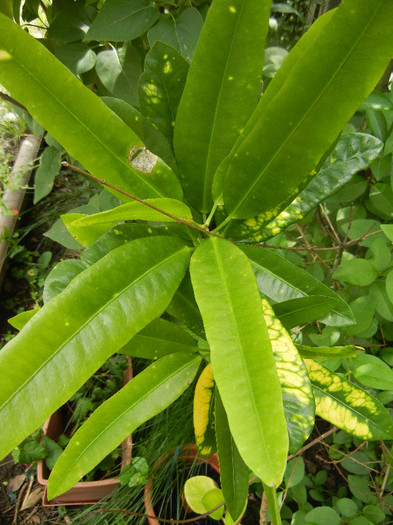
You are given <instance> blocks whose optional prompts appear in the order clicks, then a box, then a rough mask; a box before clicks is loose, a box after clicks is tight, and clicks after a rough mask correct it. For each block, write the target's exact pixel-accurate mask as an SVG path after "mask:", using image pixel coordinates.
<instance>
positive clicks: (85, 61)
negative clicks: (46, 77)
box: [55, 42, 96, 75]
mask: <svg viewBox="0 0 393 525" xmlns="http://www.w3.org/2000/svg"><path fill="white" fill-rule="evenodd" d="M55 56H56V58H58V59H59V60H60V62H61V63H62V64H64V65H65V66H66V67H68V69H69V70H70V71H71V72H72V73H74V75H81V74H82V73H86V71H90V70H91V69H93V67H94V66H95V63H96V54H95V53H94V51H93V50H92V49H90V47H89V46H87V45H86V44H82V42H72V43H70V44H65V45H63V46H60V47H58V48H56V51H55Z"/></svg>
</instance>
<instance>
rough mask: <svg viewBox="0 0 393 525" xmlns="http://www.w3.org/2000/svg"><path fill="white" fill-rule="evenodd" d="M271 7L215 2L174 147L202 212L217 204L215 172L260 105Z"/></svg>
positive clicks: (248, 1)
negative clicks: (215, 199)
mask: <svg viewBox="0 0 393 525" xmlns="http://www.w3.org/2000/svg"><path fill="white" fill-rule="evenodd" d="M270 4H271V2H270V0H264V1H260V0H232V1H231V2H230V3H228V2H227V0H215V2H214V3H213V4H212V6H211V7H210V8H209V11H208V14H207V18H206V21H205V23H204V25H203V28H202V31H201V35H200V37H199V41H198V45H197V47H196V50H195V54H194V58H193V60H192V64H191V66H190V71H189V74H188V77H187V83H186V86H185V88H184V93H183V97H182V100H181V102H180V105H179V111H178V115H177V119H176V124H175V132H174V146H175V154H176V159H177V161H178V166H179V170H180V176H181V179H182V182H183V187H184V191H185V193H186V195H187V198H188V200H189V201H190V203H191V204H192V205H193V206H195V208H197V209H198V210H201V211H203V212H208V211H209V210H210V208H211V205H212V203H213V199H212V196H211V187H212V180H213V175H214V172H215V171H216V169H217V167H218V165H219V163H220V162H221V160H222V159H223V158H224V157H225V156H226V155H227V154H228V153H229V151H230V149H231V147H232V145H233V143H234V141H235V140H236V138H237V137H238V135H239V133H240V132H241V130H242V128H243V127H244V125H245V123H246V122H247V120H248V118H249V117H250V115H251V113H252V112H253V110H254V109H255V106H256V104H257V102H258V95H259V89H260V78H261V74H262V68H263V49H264V44H265V39H266V33H267V29H268V18H269V9H270ZM245 27H247V31H245V30H244V28H245Z"/></svg>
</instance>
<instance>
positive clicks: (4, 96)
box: [0, 91, 27, 111]
mask: <svg viewBox="0 0 393 525" xmlns="http://www.w3.org/2000/svg"><path fill="white" fill-rule="evenodd" d="M0 98H2V99H3V100H5V101H6V102H10V103H11V104H13V105H14V106H18V108H21V109H24V110H25V111H27V109H26V108H25V106H23V105H22V104H20V103H19V102H18V101H17V100H15V99H14V98H12V97H10V96H9V95H6V94H5V93H2V92H1V91H0Z"/></svg>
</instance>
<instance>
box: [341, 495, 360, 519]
mask: <svg viewBox="0 0 393 525" xmlns="http://www.w3.org/2000/svg"><path fill="white" fill-rule="evenodd" d="M336 505H337V508H338V510H339V511H340V514H342V515H343V516H344V517H345V518H352V516H355V514H357V512H358V507H357V505H356V503H355V502H354V501H353V500H352V499H349V498H340V499H338V500H337V502H336Z"/></svg>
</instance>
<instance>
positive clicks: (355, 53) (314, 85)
mask: <svg viewBox="0 0 393 525" xmlns="http://www.w3.org/2000/svg"><path fill="white" fill-rule="evenodd" d="M392 23H393V4H392V3H391V2H390V0H376V1H374V2H369V1H368V0H346V1H345V2H342V3H341V5H340V7H339V8H338V9H336V10H334V11H330V12H329V13H327V14H326V15H325V16H323V17H321V18H320V19H319V20H318V21H317V22H316V23H314V24H313V25H312V26H311V29H310V30H309V31H308V32H307V33H306V34H305V35H304V36H303V38H302V39H301V40H300V41H299V43H298V44H297V45H296V46H295V48H294V49H293V50H292V51H291V53H290V54H289V56H288V58H287V59H286V60H285V63H284V64H283V66H282V67H281V68H280V70H279V71H278V73H277V74H276V75H275V77H274V78H273V80H272V81H271V83H270V84H269V86H268V88H267V90H266V93H265V94H264V95H263V96H262V98H261V101H260V103H259V105H258V108H257V109H256V111H255V112H254V113H253V115H252V117H251V118H250V120H249V121H248V123H247V126H246V127H245V129H244V132H243V134H242V135H241V137H240V138H239V139H238V141H237V143H236V144H235V146H234V147H233V149H232V151H231V154H230V157H229V158H228V159H226V161H225V162H224V163H223V165H222V167H221V168H220V169H222V170H223V172H224V181H223V190H224V202H225V209H226V211H227V213H228V214H229V215H230V216H231V217H234V218H239V219H241V218H243V219H246V218H250V217H255V216H257V215H260V214H261V213H266V219H269V218H273V217H269V215H271V214H272V213H274V214H276V215H277V213H278V212H280V211H281V210H282V209H283V207H285V206H286V205H287V203H288V199H289V198H292V199H293V198H294V197H295V196H296V194H297V193H298V191H299V189H302V187H304V186H305V185H306V184H307V182H308V181H309V180H310V178H312V177H313V176H314V175H316V169H317V167H318V164H319V163H320V161H321V158H322V157H323V156H324V154H325V153H326V151H327V150H328V149H329V147H330V146H331V145H332V143H333V142H334V141H335V140H336V139H337V136H338V134H339V133H340V131H341V129H342V128H343V127H344V125H345V124H346V123H347V122H348V120H349V119H350V118H351V116H352V115H353V113H354V112H355V111H356V109H357V108H358V106H359V105H360V103H361V102H362V101H363V100H364V98H365V97H366V96H367V95H368V94H369V93H370V91H371V90H372V89H373V88H374V86H375V84H376V83H377V82H378V80H379V79H380V77H381V75H382V73H383V72H384V71H385V68H386V66H387V64H388V62H389V60H390V58H391V56H392V54H393V44H392V42H390V41H389V40H387V39H386V38H385V34H386V32H387V31H389V28H390V27H391V24H392ZM370 53H371V54H373V56H374V55H375V57H377V59H376V60H373V61H372V62H370V60H369V56H370ZM305 84H306V85H307V90H304V85H305ZM272 180H274V184H271V181H272ZM273 210H274V211H273Z"/></svg>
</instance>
